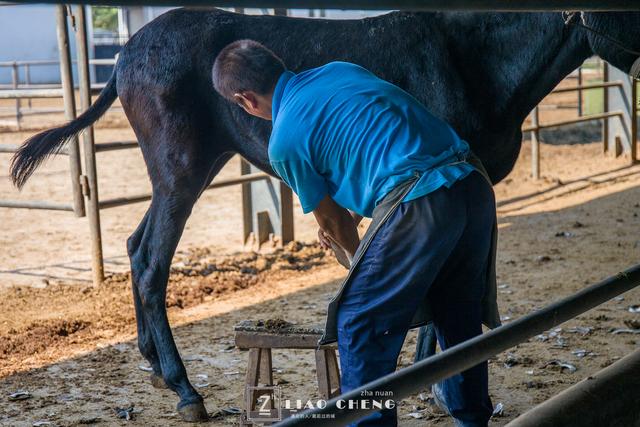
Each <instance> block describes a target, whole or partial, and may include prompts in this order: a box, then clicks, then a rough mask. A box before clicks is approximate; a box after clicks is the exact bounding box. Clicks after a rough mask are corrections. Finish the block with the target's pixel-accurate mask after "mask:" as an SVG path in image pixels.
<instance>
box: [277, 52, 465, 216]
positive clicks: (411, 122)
mask: <svg viewBox="0 0 640 427" xmlns="http://www.w3.org/2000/svg"><path fill="white" fill-rule="evenodd" d="M272 109H273V131H272V132H271V139H270V141H269V161H270V163H271V166H272V167H273V169H274V170H275V172H276V173H277V174H278V175H279V176H280V177H281V178H282V180H284V182H285V183H287V185H289V187H291V189H292V190H293V191H294V192H295V193H296V194H297V195H298V197H299V198H300V203H301V204H302V210H303V211H304V213H308V212H311V211H312V210H314V209H315V208H316V207H317V205H318V203H319V202H320V201H321V200H322V199H323V198H324V197H325V196H326V195H330V196H331V197H332V198H333V199H334V200H335V201H336V203H338V204H339V205H340V206H342V207H344V208H347V209H350V210H352V211H354V212H356V213H358V214H360V215H362V216H366V217H371V215H372V213H373V209H374V208H375V206H376V204H377V203H378V202H380V201H381V200H382V199H383V198H384V196H385V195H387V194H388V193H389V192H390V191H391V190H392V189H393V188H394V187H396V186H397V185H399V184H400V183H402V182H404V181H406V180H408V179H410V178H411V177H412V176H414V175H415V174H416V173H418V174H420V175H421V177H420V179H419V181H418V182H417V184H416V185H415V186H414V188H413V189H412V190H411V191H410V193H409V194H408V195H407V196H406V197H405V199H404V200H403V201H405V202H406V201H409V200H414V199H416V198H418V197H421V196H424V195H426V194H428V193H430V192H432V191H434V190H436V189H438V188H440V187H441V186H443V185H445V186H447V187H449V186H451V185H452V184H453V183H454V182H456V181H457V180H460V179H462V178H464V177H465V176H467V175H468V174H469V173H470V172H471V171H472V170H473V166H471V165H470V164H468V163H464V162H461V163H458V164H453V165H451V164H450V163H454V162H456V160H460V159H464V158H465V156H466V154H467V153H468V151H469V146H468V145H467V143H466V142H464V141H463V140H461V139H460V138H459V137H458V135H456V133H455V132H454V131H453V129H451V127H450V126H449V125H447V124H446V123H445V122H443V121H442V120H440V119H438V118H436V117H435V116H433V115H432V114H431V113H429V111H428V110H427V109H426V107H425V106H424V105H422V104H421V103H420V102H419V101H418V100H416V99H415V98H414V97H412V96H411V95H409V94H408V93H407V92H405V91H403V90H402V89H400V88H399V87H397V86H394V85H393V84H391V83H389V82H386V81H384V80H382V79H379V78H378V77H376V76H375V75H373V74H372V73H371V72H369V71H367V70H366V69H364V68H362V67H360V66H358V65H355V64H350V63H347V62H331V63H329V64H327V65H324V66H322V67H319V68H314V69H311V70H308V71H304V72H302V73H299V74H294V73H292V72H290V71H285V72H284V73H283V74H282V76H280V78H279V80H278V83H277V85H276V87H275V90H274V94H273V107H272Z"/></svg>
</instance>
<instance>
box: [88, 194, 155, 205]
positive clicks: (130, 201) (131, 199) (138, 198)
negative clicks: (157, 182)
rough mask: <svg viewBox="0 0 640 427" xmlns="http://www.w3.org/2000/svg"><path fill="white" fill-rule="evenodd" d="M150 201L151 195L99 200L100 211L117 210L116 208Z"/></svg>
mask: <svg viewBox="0 0 640 427" xmlns="http://www.w3.org/2000/svg"><path fill="white" fill-rule="evenodd" d="M147 200H151V193H143V194H137V195H135V196H128V197H126V196H123V197H116V198H113V199H106V200H100V203H99V207H100V209H109V208H117V207H118V206H125V205H131V204H133V203H140V202H145V201H147Z"/></svg>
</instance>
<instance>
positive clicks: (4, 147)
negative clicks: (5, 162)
mask: <svg viewBox="0 0 640 427" xmlns="http://www.w3.org/2000/svg"><path fill="white" fill-rule="evenodd" d="M18 148H20V145H18V144H0V153H15V152H16V151H18Z"/></svg>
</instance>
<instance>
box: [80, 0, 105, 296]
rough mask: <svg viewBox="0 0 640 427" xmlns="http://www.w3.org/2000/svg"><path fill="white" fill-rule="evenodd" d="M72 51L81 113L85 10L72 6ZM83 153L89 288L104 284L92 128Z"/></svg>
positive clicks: (87, 88)
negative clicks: (90, 285)
mask: <svg viewBox="0 0 640 427" xmlns="http://www.w3.org/2000/svg"><path fill="white" fill-rule="evenodd" d="M76 19H77V21H76V25H77V30H76V51H77V57H78V79H79V83H80V105H81V107H82V111H86V110H87V109H88V108H89V107H90V106H91V77H90V75H89V48H88V46H87V22H86V19H85V6H84V5H79V6H76ZM82 148H83V151H84V168H85V175H83V193H84V195H85V196H86V198H87V216H88V219H89V230H90V233H91V258H92V268H91V269H92V271H93V284H94V285H96V286H97V285H99V284H101V283H102V281H103V280H104V260H103V255H102V233H101V230H100V206H99V204H98V172H97V168H96V150H95V145H94V140H93V126H89V127H88V128H87V129H85V130H84V131H83V132H82Z"/></svg>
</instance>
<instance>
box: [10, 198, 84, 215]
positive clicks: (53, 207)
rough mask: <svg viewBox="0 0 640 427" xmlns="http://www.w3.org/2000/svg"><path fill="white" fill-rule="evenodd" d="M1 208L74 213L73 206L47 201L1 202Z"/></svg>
mask: <svg viewBox="0 0 640 427" xmlns="http://www.w3.org/2000/svg"><path fill="white" fill-rule="evenodd" d="M0 208H20V209H45V210H49V211H69V212H73V206H71V205H66V204H63V203H54V202H47V201H45V200H0Z"/></svg>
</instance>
